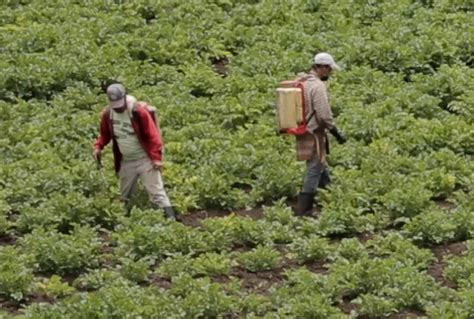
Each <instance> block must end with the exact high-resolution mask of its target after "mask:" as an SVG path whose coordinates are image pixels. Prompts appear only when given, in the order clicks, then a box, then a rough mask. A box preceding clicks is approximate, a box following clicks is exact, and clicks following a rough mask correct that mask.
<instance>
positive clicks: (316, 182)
mask: <svg viewBox="0 0 474 319" xmlns="http://www.w3.org/2000/svg"><path fill="white" fill-rule="evenodd" d="M339 69H340V68H339V66H338V65H337V64H336V62H335V61H334V59H333V57H332V56H331V55H330V54H328V53H324V52H323V53H318V54H316V55H315V56H314V61H313V65H312V68H311V70H310V72H309V73H300V74H298V79H297V80H298V81H304V82H303V83H304V84H303V85H304V90H303V91H304V103H305V105H307V106H309V107H306V109H305V113H306V114H305V116H306V119H309V122H308V126H307V131H308V132H309V133H311V134H312V135H313V137H314V143H313V145H310V146H309V147H311V148H312V149H311V150H308V151H310V154H313V155H312V158H311V159H309V160H307V161H306V167H307V171H306V176H305V178H304V183H303V187H302V189H301V191H300V193H299V194H298V202H297V206H296V211H295V212H296V214H297V215H305V214H308V213H310V212H311V210H312V208H313V204H314V197H315V195H316V188H317V187H320V188H325V187H326V186H328V184H329V183H330V176H329V167H328V163H327V161H326V155H327V154H328V152H329V141H328V138H327V134H326V131H329V132H330V133H331V134H332V135H333V136H334V137H335V138H336V139H337V141H338V142H339V143H340V144H342V143H345V142H346V138H345V137H344V135H343V134H342V133H341V132H340V131H339V130H338V129H337V127H336V124H335V122H334V118H333V115H332V111H331V106H330V104H329V96H328V92H327V88H326V84H325V81H327V80H328V79H329V76H330V75H331V72H332V70H339ZM313 112H314V113H313ZM312 114H314V115H315V116H311V115H312Z"/></svg>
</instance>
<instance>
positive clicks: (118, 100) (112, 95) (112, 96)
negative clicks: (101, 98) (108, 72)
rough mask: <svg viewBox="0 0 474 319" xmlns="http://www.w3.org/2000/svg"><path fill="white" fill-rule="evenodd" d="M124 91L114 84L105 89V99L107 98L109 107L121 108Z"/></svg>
mask: <svg viewBox="0 0 474 319" xmlns="http://www.w3.org/2000/svg"><path fill="white" fill-rule="evenodd" d="M125 94H126V91H125V87H124V86H123V85H122V84H119V83H115V84H111V85H109V86H108V87H107V97H108V98H109V107H111V108H113V109H118V108H121V107H122V106H123V102H124V97H125Z"/></svg>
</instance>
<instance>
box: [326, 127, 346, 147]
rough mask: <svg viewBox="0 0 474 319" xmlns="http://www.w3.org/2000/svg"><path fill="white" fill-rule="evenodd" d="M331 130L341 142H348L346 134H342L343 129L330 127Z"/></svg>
mask: <svg viewBox="0 0 474 319" xmlns="http://www.w3.org/2000/svg"><path fill="white" fill-rule="evenodd" d="M329 132H330V133H331V134H332V135H333V136H334V137H335V138H336V140H337V142H338V143H339V144H344V143H345V142H347V138H346V137H345V136H344V134H342V132H341V131H339V130H338V129H337V127H334V128H332V129H330V130H329Z"/></svg>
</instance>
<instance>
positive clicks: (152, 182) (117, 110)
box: [93, 83, 176, 219]
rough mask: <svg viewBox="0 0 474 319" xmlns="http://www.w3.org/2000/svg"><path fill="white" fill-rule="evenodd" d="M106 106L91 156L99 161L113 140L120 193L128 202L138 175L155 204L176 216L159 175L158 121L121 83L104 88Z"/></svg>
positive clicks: (159, 142) (159, 141) (160, 144)
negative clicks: (103, 151)
mask: <svg viewBox="0 0 474 319" xmlns="http://www.w3.org/2000/svg"><path fill="white" fill-rule="evenodd" d="M107 97H108V99H109V105H108V106H107V107H106V108H105V109H104V111H103V112H102V116H101V122H100V134H99V137H98V138H97V140H96V142H95V144H94V151H93V155H94V157H95V159H96V160H97V161H100V158H101V151H102V150H103V149H104V147H105V146H106V145H107V144H108V143H109V142H110V141H111V140H112V150H113V154H114V162H115V172H116V173H118V175H119V177H120V196H121V199H122V200H123V201H124V202H125V205H126V206H127V203H128V201H129V199H130V196H131V195H132V193H133V192H134V191H135V188H136V185H137V180H138V178H140V179H141V181H142V182H143V185H144V187H145V189H146V191H147V193H148V196H149V197H150V201H151V202H152V203H153V205H154V206H155V207H158V208H162V209H163V210H164V212H165V214H166V216H167V217H169V218H171V219H176V216H175V213H174V211H173V208H172V207H171V203H170V200H169V198H168V196H167V194H166V192H165V189H164V185H163V181H162V178H161V168H162V166H163V162H162V156H163V140H162V138H161V132H160V128H159V126H158V123H156V122H155V119H154V118H153V116H152V115H151V114H150V112H149V111H148V110H147V109H146V106H143V105H142V104H140V103H137V100H136V99H135V98H134V97H133V96H131V95H127V94H126V91H125V87H124V86H123V85H122V84H118V83H117V84H112V85H110V86H109V87H107Z"/></svg>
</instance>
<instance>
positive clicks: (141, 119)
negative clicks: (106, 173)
mask: <svg viewBox="0 0 474 319" xmlns="http://www.w3.org/2000/svg"><path fill="white" fill-rule="evenodd" d="M110 112H113V111H111V110H110V108H105V109H104V111H103V112H102V115H101V121H100V134H99V136H98V137H97V140H96V141H95V144H94V147H95V148H96V149H99V150H102V149H103V148H104V147H105V146H106V145H107V144H108V143H109V142H110V141H111V140H112V150H113V154H114V164H115V171H116V172H119V171H120V163H121V161H122V154H121V153H120V149H119V147H118V143H117V140H116V138H115V136H114V132H113V123H112V119H111V116H110ZM131 123H132V127H133V130H134V131H135V134H136V135H137V137H138V141H139V142H140V144H141V146H142V147H143V149H144V150H145V152H146V153H147V155H148V157H149V158H150V159H151V160H152V161H160V162H161V160H162V155H163V148H164V143H163V140H162V138H161V131H160V128H159V126H158V123H155V121H154V120H153V118H152V116H151V115H150V113H149V112H148V110H147V109H146V107H140V106H139V107H136V108H135V110H134V111H133V112H132V118H131Z"/></svg>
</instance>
